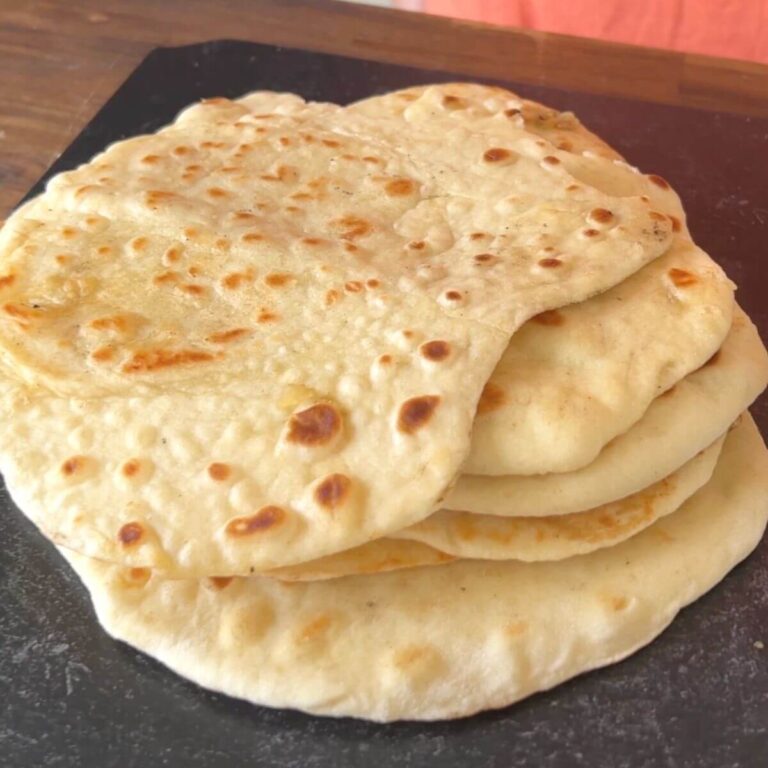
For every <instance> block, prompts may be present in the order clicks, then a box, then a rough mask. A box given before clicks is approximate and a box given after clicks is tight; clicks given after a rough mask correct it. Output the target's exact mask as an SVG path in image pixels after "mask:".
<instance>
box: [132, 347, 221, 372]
mask: <svg viewBox="0 0 768 768" xmlns="http://www.w3.org/2000/svg"><path fill="white" fill-rule="evenodd" d="M214 359H215V355H212V354H211V353H210V352H203V351H202V350H198V349H175V350H174V349H148V350H145V351H143V352H134V353H133V355H132V356H131V359H130V360H129V361H128V362H127V363H125V364H124V365H123V367H122V371H123V373H150V372H152V371H158V370H161V369H163V368H172V367H174V366H177V365H189V364H191V363H208V362H210V361H211V360H214Z"/></svg>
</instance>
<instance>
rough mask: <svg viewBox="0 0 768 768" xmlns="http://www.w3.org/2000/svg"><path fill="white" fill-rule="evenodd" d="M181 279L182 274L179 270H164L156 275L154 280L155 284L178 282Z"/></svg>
mask: <svg viewBox="0 0 768 768" xmlns="http://www.w3.org/2000/svg"><path fill="white" fill-rule="evenodd" d="M180 279H181V275H180V274H179V273H178V272H173V271H168V272H162V273H161V274H159V275H156V276H155V278H154V279H153V280H152V282H153V283H154V284H155V285H166V284H167V283H176V282H178V281H179V280H180Z"/></svg>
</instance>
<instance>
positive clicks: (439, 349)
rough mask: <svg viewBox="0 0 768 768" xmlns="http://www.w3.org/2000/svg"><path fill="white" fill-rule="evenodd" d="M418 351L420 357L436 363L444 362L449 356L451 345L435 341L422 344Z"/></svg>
mask: <svg viewBox="0 0 768 768" xmlns="http://www.w3.org/2000/svg"><path fill="white" fill-rule="evenodd" d="M419 351H420V352H421V354H422V357H424V358H426V359H427V360H431V361H432V362H435V363H437V362H440V361H442V360H445V359H446V358H447V357H448V356H449V355H450V354H451V345H450V344H449V343H448V342H447V341H441V340H439V339H436V340H434V341H427V342H425V343H424V344H422V345H421V346H420V347H419Z"/></svg>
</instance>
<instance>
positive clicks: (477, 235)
mask: <svg viewBox="0 0 768 768" xmlns="http://www.w3.org/2000/svg"><path fill="white" fill-rule="evenodd" d="M486 237H490V235H488V234H486V233H485V232H473V233H472V234H471V235H470V236H469V239H470V240H485V238H486Z"/></svg>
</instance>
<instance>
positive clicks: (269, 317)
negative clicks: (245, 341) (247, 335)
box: [256, 309, 279, 323]
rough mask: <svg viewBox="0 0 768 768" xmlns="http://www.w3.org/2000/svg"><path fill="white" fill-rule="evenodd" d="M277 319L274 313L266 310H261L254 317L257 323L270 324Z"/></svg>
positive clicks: (277, 316)
mask: <svg viewBox="0 0 768 768" xmlns="http://www.w3.org/2000/svg"><path fill="white" fill-rule="evenodd" d="M278 318H279V315H277V314H276V313H275V312H270V311H269V310H268V309H262V310H261V312H259V314H258V315H257V317H256V322H257V323H272V322H274V321H275V320H277V319H278Z"/></svg>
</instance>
